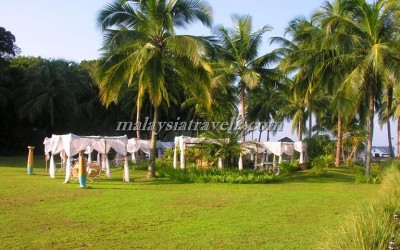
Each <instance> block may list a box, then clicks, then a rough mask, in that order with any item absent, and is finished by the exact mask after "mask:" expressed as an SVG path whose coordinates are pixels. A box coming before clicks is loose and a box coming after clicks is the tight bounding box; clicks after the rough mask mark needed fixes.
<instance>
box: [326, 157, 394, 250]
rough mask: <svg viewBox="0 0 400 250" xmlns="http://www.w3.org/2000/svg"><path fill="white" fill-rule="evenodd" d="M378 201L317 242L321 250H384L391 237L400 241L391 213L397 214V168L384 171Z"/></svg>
mask: <svg viewBox="0 0 400 250" xmlns="http://www.w3.org/2000/svg"><path fill="white" fill-rule="evenodd" d="M379 197H380V198H379V200H378V201H377V202H375V203H372V204H370V205H367V206H364V207H361V208H359V209H357V210H356V211H355V212H354V214H353V215H351V216H350V217H349V218H348V219H347V220H346V221H345V222H344V223H343V226H342V227H341V228H339V229H337V230H335V231H332V232H331V233H330V234H329V235H328V238H327V240H325V241H324V242H321V246H322V249H388V246H389V241H390V240H391V238H392V237H393V236H395V237H396V238H397V239H399V237H400V225H399V224H398V223H396V222H395V220H394V217H393V215H394V213H395V212H396V211H400V165H399V163H398V162H396V163H393V164H392V166H391V167H390V168H388V169H387V170H386V171H385V174H384V178H383V181H382V188H381V193H380V196H379Z"/></svg>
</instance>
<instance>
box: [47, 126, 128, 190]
mask: <svg viewBox="0 0 400 250" xmlns="http://www.w3.org/2000/svg"><path fill="white" fill-rule="evenodd" d="M43 144H44V146H45V147H44V148H45V154H46V155H49V153H51V158H50V171H49V172H50V177H51V178H55V163H54V155H57V154H60V153H61V152H62V151H64V152H65V154H66V156H67V157H68V159H67V164H66V168H65V181H64V183H66V182H68V181H69V179H70V177H71V159H72V157H73V156H75V155H77V154H78V150H79V149H86V153H89V154H90V153H91V152H92V151H93V149H94V150H96V151H97V152H99V153H100V154H102V155H104V158H103V159H105V161H103V167H105V169H106V174H107V176H108V177H110V176H111V174H110V166H109V164H108V158H107V154H108V152H109V151H110V149H111V148H113V149H114V150H115V151H116V152H117V153H118V154H120V155H122V156H124V157H125V165H124V181H126V182H129V168H128V161H127V144H128V137H127V136H126V135H125V136H113V137H108V136H105V137H102V136H78V135H74V134H66V135H52V137H51V138H50V139H49V138H45V140H44V142H43ZM89 160H91V159H90V157H89Z"/></svg>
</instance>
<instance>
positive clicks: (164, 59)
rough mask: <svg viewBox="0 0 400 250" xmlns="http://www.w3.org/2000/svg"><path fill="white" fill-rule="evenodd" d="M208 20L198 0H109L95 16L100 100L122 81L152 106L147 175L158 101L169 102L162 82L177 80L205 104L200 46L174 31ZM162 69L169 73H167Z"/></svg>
mask: <svg viewBox="0 0 400 250" xmlns="http://www.w3.org/2000/svg"><path fill="white" fill-rule="evenodd" d="M211 20H212V14H211V7H210V6H209V5H208V3H207V2H205V1H202V0H198V1H189V0H176V1H173V0H170V1H168V0H148V1H141V0H132V1H126V0H123V1H114V2H113V3H111V4H109V5H107V6H106V7H105V8H104V9H103V10H101V11H100V13H99V15H98V25H99V26H100V27H101V29H102V31H103V33H104V46H103V48H102V51H103V54H102V55H101V58H100V60H99V63H98V65H97V70H96V78H97V80H98V84H99V87H100V95H101V100H102V101H103V102H104V103H106V104H110V103H111V102H113V101H116V100H117V99H118V95H119V93H120V90H121V86H122V85H123V84H127V85H129V86H130V85H132V84H137V86H138V93H139V95H138V98H137V101H138V102H141V98H142V97H143V95H144V94H145V93H146V94H147V95H148V96H149V100H150V103H151V105H152V107H153V127H152V133H151V150H150V162H149V166H148V174H147V177H148V178H152V177H154V174H155V153H156V140H157V134H156V131H157V124H158V111H159V107H160V104H161V103H162V101H163V100H164V101H165V102H166V103H167V104H169V96H168V91H167V85H169V84H182V85H183V86H184V88H185V90H186V91H188V92H189V93H191V94H192V95H195V96H203V98H202V101H203V102H204V103H205V106H207V107H208V108H209V107H210V105H211V97H210V95H209V92H208V90H209V87H210V82H211V81H210V79H209V71H210V68H209V66H208V65H207V64H206V63H205V62H204V60H203V56H204V54H203V51H202V49H203V48H205V47H204V46H202V42H201V40H200V39H198V38H197V37H194V36H187V35H176V33H175V28H186V27H187V26H188V25H189V24H191V23H193V22H194V21H200V22H202V23H203V24H204V25H206V26H209V27H210V26H211ZM167 72H174V73H175V77H173V78H167V77H166V76H167ZM134 79H137V81H133V80H134ZM185 80H186V81H185Z"/></svg>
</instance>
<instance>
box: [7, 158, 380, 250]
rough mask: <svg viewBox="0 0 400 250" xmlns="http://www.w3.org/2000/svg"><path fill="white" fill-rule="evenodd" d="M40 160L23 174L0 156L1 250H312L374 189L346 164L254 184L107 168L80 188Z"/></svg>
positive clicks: (19, 161) (20, 166)
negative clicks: (324, 172)
mask: <svg viewBox="0 0 400 250" xmlns="http://www.w3.org/2000/svg"><path fill="white" fill-rule="evenodd" d="M37 158H38V157H37ZM39 158H42V157H39ZM43 165H44V164H43V161H40V160H38V161H36V162H35V167H36V168H35V169H34V173H35V174H34V175H32V176H28V175H27V174H26V168H25V167H26V157H18V158H17V157H0V190H1V191H0V249H9V248H13V249H14V248H27V249H49V248H53V249H60V248H62V249H64V248H67V249H69V248H74V249H75V248H93V249H109V248H111V249H132V248H145V249H176V248H179V249H182V248H183V249H189V248H192V249H211V248H223V249H260V248H261V249H313V248H318V244H317V242H318V241H321V240H323V237H324V235H325V231H326V230H332V229H334V228H336V227H338V226H339V225H340V224H341V222H342V221H343V220H344V219H345V218H346V216H347V214H348V213H349V212H350V211H351V210H352V209H353V208H354V207H356V206H358V205H360V204H362V203H366V202H369V201H371V200H373V199H374V197H375V196H376V195H377V193H378V189H379V185H365V184H355V183H354V181H353V177H352V176H351V175H350V174H349V173H348V172H347V170H343V169H340V170H331V171H330V172H329V174H328V176H326V177H316V176H314V175H313V174H312V173H311V172H309V171H304V172H301V173H296V174H294V175H293V176H289V177H287V176H286V177H280V180H281V181H280V182H278V183H275V184H257V185H245V184H243V185H237V184H180V183H174V182H172V181H168V180H157V179H156V180H154V181H147V180H145V179H144V178H143V177H144V176H145V175H146V173H145V172H144V171H132V172H131V176H132V177H133V181H132V182H131V183H124V182H122V177H121V175H122V171H121V170H120V169H113V173H112V174H113V178H112V179H106V178H105V177H104V178H103V179H102V180H100V181H96V182H90V183H89V184H88V186H89V188H87V189H79V188H78V183H77V182H72V183H69V184H62V182H63V175H62V173H57V178H56V179H50V178H49V177H48V176H47V174H46V172H45V169H44V167H43Z"/></svg>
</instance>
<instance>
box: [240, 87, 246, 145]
mask: <svg viewBox="0 0 400 250" xmlns="http://www.w3.org/2000/svg"><path fill="white" fill-rule="evenodd" d="M240 95H241V102H242V141H246V138H245V137H246V124H245V123H246V113H245V107H246V103H245V101H246V98H245V96H244V95H245V85H244V84H243V83H242V84H241V87H240Z"/></svg>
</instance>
